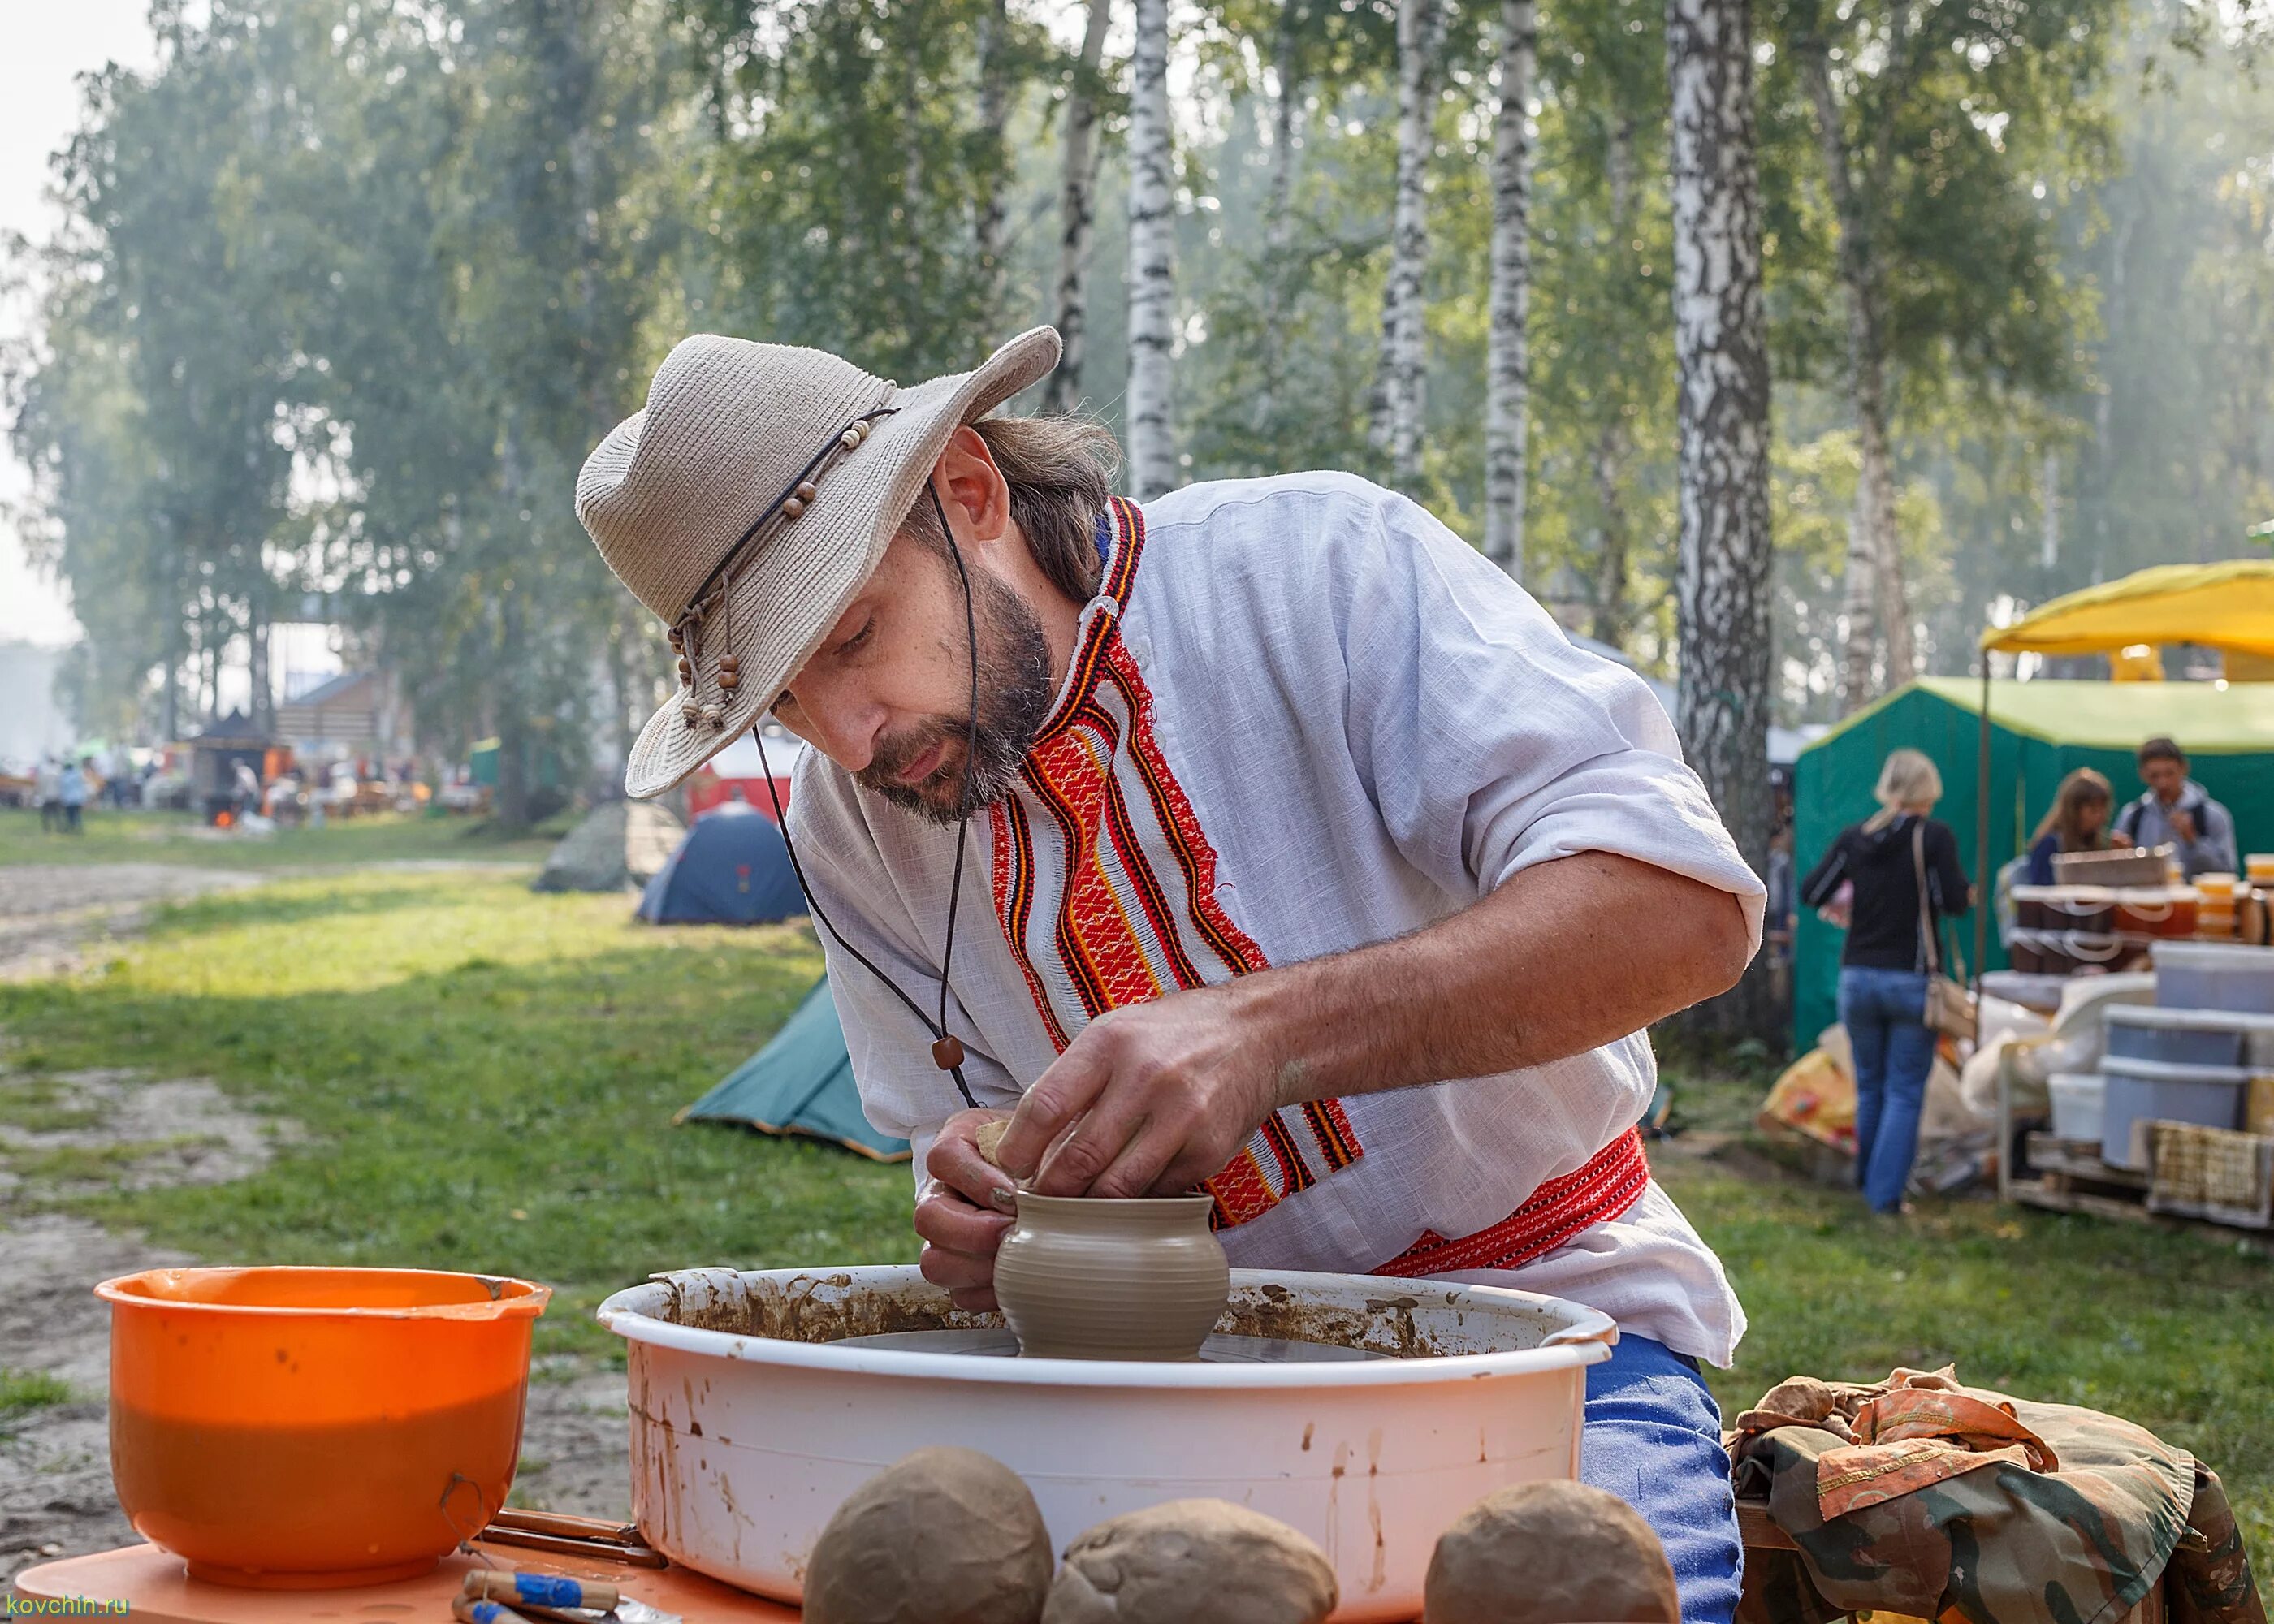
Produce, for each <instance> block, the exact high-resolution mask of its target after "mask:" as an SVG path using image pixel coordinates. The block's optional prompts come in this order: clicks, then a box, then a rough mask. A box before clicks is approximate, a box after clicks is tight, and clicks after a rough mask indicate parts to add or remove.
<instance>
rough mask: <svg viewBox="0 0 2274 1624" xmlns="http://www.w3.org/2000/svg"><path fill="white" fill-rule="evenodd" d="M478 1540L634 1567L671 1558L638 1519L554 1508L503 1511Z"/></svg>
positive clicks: (659, 1564) (666, 1562)
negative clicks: (570, 1512) (657, 1546)
mask: <svg viewBox="0 0 2274 1624" xmlns="http://www.w3.org/2000/svg"><path fill="white" fill-rule="evenodd" d="M478 1543H479V1544H483V1545H519V1546H521V1547H522V1548H523V1549H524V1550H529V1551H549V1552H552V1553H553V1554H555V1555H558V1556H589V1557H596V1558H598V1559H599V1560H602V1561H609V1562H629V1563H630V1564H631V1565H632V1566H633V1567H635V1568H663V1567H666V1566H668V1565H669V1563H670V1560H671V1559H670V1558H668V1557H666V1555H664V1553H662V1552H660V1551H658V1550H655V1549H654V1548H653V1547H651V1545H649V1544H648V1543H647V1541H646V1539H645V1538H644V1537H643V1536H642V1535H641V1533H640V1531H639V1525H638V1524H637V1523H636V1522H603V1521H602V1520H601V1519H599V1518H598V1517H572V1516H565V1515H561V1513H559V1512H554V1511H520V1510H514V1509H510V1508H509V1509H507V1510H504V1511H501V1512H499V1513H498V1514H497V1515H495V1516H493V1517H492V1518H491V1519H490V1521H489V1523H488V1525H487V1526H486V1527H485V1528H484V1529H483V1530H482V1531H481V1535H480V1538H479V1540H478ZM468 1554H469V1555H475V1554H478V1553H475V1552H469V1553H468Z"/></svg>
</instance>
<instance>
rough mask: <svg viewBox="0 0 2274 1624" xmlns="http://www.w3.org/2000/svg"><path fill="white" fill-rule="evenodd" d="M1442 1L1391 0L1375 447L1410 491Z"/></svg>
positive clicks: (1422, 361) (1416, 475)
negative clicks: (1389, 191)
mask: <svg viewBox="0 0 2274 1624" xmlns="http://www.w3.org/2000/svg"><path fill="white" fill-rule="evenodd" d="M1443 35H1444V13H1443V11H1442V0H1399V4H1398V8H1397V205H1396V207H1395V209H1394V210H1393V212H1392V215H1391V222H1390V234H1389V279H1388V281H1387V282H1386V283H1385V284H1384V286H1383V289H1382V384H1381V402H1382V404H1381V409H1380V411H1379V412H1378V414H1377V416H1376V417H1375V423H1374V438H1375V444H1376V446H1377V447H1378V448H1379V449H1381V450H1382V451H1384V452H1386V453H1388V454H1389V473H1390V481H1391V483H1392V484H1394V485H1397V487H1398V488H1399V489H1400V490H1403V491H1405V492H1413V491H1415V490H1416V489H1417V488H1418V487H1419V484H1420V480H1421V429H1422V421H1423V417H1424V415H1425V413H1426V412H1427V407H1428V396H1427V390H1428V346H1427V328H1426V326H1425V322H1426V320H1427V313H1428V310H1427V287H1426V281H1427V274H1428V269H1429V195H1428V192H1427V186H1426V184H1425V183H1426V181H1427V177H1428V172H1429V158H1430V154H1432V153H1433V152H1434V149H1435V147H1436V118H1435V114H1436V109H1437V95H1436V86H1437V71H1436V70H1437V62H1436V58H1437V52H1438V47H1439V44H1440V42H1441V41H1442V38H1443Z"/></svg>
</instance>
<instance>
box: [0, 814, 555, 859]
mask: <svg viewBox="0 0 2274 1624" xmlns="http://www.w3.org/2000/svg"><path fill="white" fill-rule="evenodd" d="M574 821H575V817H574V815H573V814H565V813H564V814H563V815H561V817H559V818H557V819H555V820H553V822H551V823H546V824H543V825H540V826H539V827H538V828H537V829H534V830H531V831H526V832H523V833H521V834H517V835H506V834H501V832H499V831H498V830H497V829H496V828H495V827H493V825H492V824H491V823H490V822H489V820H488V819H486V818H476V817H463V816H455V815H452V816H435V817H428V816H425V815H424V814H402V813H394V812H383V813H379V814H376V815H374V816H369V817H358V818H347V819H338V818H335V819H333V820H332V821H331V822H329V823H327V824H326V825H325V826H324V827H323V828H321V829H307V828H290V829H279V830H278V831H276V832H275V834H272V835H262V836H251V835H233V834H229V833H226V832H224V831H219V830H213V829H207V828H206V827H205V826H204V824H203V823H202V822H201V821H200V819H199V818H198V816H196V815H195V814H194V813H190V812H156V811H152V812H144V811H140V810H135V811H126V812H121V811H114V810H112V809H111V808H107V807H89V808H87V812H86V816H85V820H84V826H83V829H82V831H81V832H80V833H79V834H76V835H61V834H49V833H47V832H45V831H42V830H41V827H40V815H39V814H38V813H37V812H34V811H30V810H26V808H21V807H0V866H4V865H6V864H9V863H80V862H162V863H190V864H195V865H197V866H198V867H200V868H348V867H352V866H354V865H356V864H358V863H373V862H388V861H401V860H403V859H413V858H438V857H439V858H471V859H477V860H479V861H486V862H518V861H528V862H541V861H544V857H545V854H546V852H548V851H550V850H551V849H552V847H553V842H554V841H555V840H557V839H559V838H561V835H562V834H563V833H564V832H565V831H566V830H567V828H568V826H569V824H570V823H573V822H574Z"/></svg>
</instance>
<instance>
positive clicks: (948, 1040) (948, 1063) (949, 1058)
mask: <svg viewBox="0 0 2274 1624" xmlns="http://www.w3.org/2000/svg"><path fill="white" fill-rule="evenodd" d="M931 1063H932V1064H934V1065H936V1066H937V1067H938V1068H939V1069H940V1070H941V1071H954V1070H955V1068H956V1067H958V1066H960V1065H961V1064H963V1040H962V1039H961V1038H960V1037H957V1036H956V1035H955V1034H953V1033H949V1034H947V1035H946V1036H945V1037H943V1038H941V1039H940V1040H939V1041H938V1042H937V1043H935V1044H933V1045H932V1046H931Z"/></svg>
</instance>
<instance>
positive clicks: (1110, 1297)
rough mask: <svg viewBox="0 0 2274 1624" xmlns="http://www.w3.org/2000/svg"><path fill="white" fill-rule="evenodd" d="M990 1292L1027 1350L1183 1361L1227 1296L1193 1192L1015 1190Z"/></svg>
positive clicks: (1220, 1259) (1042, 1354)
mask: <svg viewBox="0 0 2274 1624" xmlns="http://www.w3.org/2000/svg"><path fill="white" fill-rule="evenodd" d="M1018 1202H1019V1217H1018V1222H1016V1223H1014V1224H1013V1226H1012V1228H1011V1233H1010V1234H1008V1235H1006V1236H1005V1237H1003V1249H1002V1250H1001V1251H1000V1252H998V1253H996V1255H995V1296H996V1299H997V1300H998V1302H1000V1303H1001V1304H1002V1305H1003V1317H1004V1318H1005V1319H1007V1320H1009V1321H1010V1322H1011V1329H1012V1330H1013V1332H1015V1333H1016V1334H1017V1335H1018V1338H1019V1347H1020V1351H1021V1352H1022V1353H1023V1354H1025V1355H1026V1357H1028V1358H1048V1359H1189V1358H1192V1357H1195V1356H1196V1355H1197V1354H1198V1353H1199V1352H1200V1348H1201V1342H1205V1341H1206V1340H1207V1339H1208V1334H1209V1332H1210V1331H1211V1330H1213V1329H1214V1328H1215V1327H1216V1317H1217V1316H1218V1315H1219V1314H1221V1313H1223V1312H1224V1301H1225V1299H1226V1298H1227V1297H1230V1296H1231V1270H1230V1269H1229V1268H1228V1267H1226V1265H1225V1263H1224V1248H1223V1247H1222V1246H1220V1245H1218V1244H1216V1236H1215V1235H1214V1234H1213V1233H1212V1232H1210V1230H1209V1207H1210V1206H1211V1205H1212V1203H1211V1201H1210V1199H1209V1197H1207V1196H1204V1195H1189V1196H1152V1197H1141V1198H1139V1199H1133V1200H1116V1199H1106V1198H1103V1197H1091V1196H1064V1195H1032V1194H1029V1193H1028V1192H1026V1191H1023V1190H1022V1191H1020V1192H1019V1195H1018Z"/></svg>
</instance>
